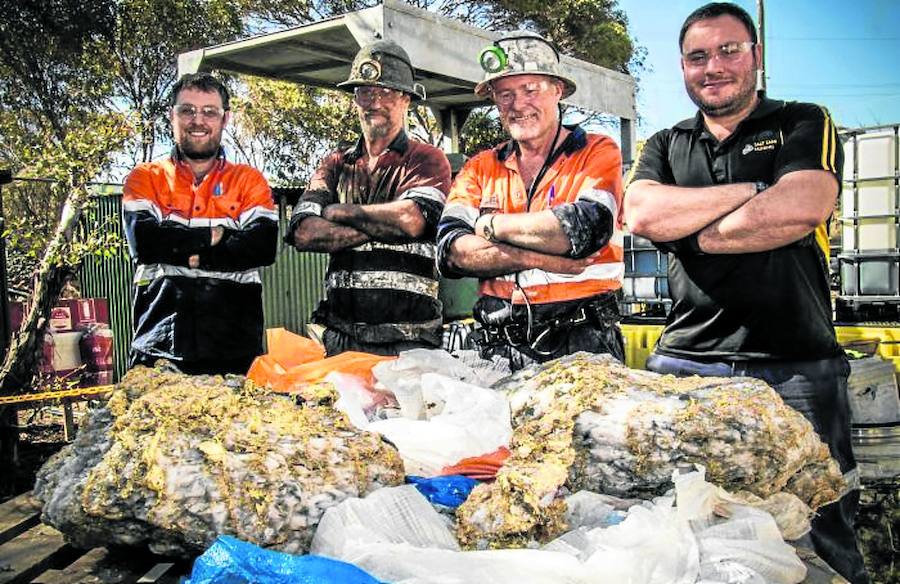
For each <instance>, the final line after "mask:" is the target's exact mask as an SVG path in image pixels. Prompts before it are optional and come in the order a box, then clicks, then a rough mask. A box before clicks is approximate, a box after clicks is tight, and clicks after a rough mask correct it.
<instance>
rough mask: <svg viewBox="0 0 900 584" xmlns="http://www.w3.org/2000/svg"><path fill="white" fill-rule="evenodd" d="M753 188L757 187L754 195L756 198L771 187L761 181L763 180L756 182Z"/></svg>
mask: <svg viewBox="0 0 900 584" xmlns="http://www.w3.org/2000/svg"><path fill="white" fill-rule="evenodd" d="M753 186H754V187H756V193H754V196H756V195H758V194H760V193H761V192H763V191H764V190H766V189H767V188H769V185H768V184H766V183H764V182H763V181H761V180H758V181H756V182H755V183H754V184H753Z"/></svg>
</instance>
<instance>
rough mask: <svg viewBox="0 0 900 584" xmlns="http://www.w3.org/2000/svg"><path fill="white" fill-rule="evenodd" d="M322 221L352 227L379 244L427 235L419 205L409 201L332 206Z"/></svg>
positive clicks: (326, 210) (328, 208)
mask: <svg viewBox="0 0 900 584" xmlns="http://www.w3.org/2000/svg"><path fill="white" fill-rule="evenodd" d="M322 217H323V218H324V219H327V220H329V221H333V222H335V223H339V224H341V225H346V226H348V227H352V228H353V229H355V230H357V231H361V232H363V233H365V234H367V235H368V236H369V237H371V238H372V239H374V240H376V241H384V242H395V241H407V240H410V239H418V238H419V237H421V236H422V234H423V233H424V232H425V218H424V217H423V216H422V213H421V212H420V211H419V207H418V205H416V203H415V202H414V201H410V200H403V201H394V202H391V203H383V204H380V205H344V204H336V205H329V206H327V207H326V208H325V210H324V211H323V213H322Z"/></svg>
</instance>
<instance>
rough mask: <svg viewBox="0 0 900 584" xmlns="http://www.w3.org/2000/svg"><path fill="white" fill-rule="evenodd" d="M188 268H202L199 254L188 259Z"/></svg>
mask: <svg viewBox="0 0 900 584" xmlns="http://www.w3.org/2000/svg"><path fill="white" fill-rule="evenodd" d="M188 267H190V268H193V269H195V270H196V269H197V268H199V267H200V256H199V255H197V254H194V255H192V256H191V257H189V258H188Z"/></svg>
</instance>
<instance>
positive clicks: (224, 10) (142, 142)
mask: <svg viewBox="0 0 900 584" xmlns="http://www.w3.org/2000/svg"><path fill="white" fill-rule="evenodd" d="M242 16H243V9H242V6H241V3H240V2H239V1H238V0H117V1H116V20H115V27H114V29H113V42H112V43H111V45H110V51H109V52H107V53H106V54H98V55H97V59H96V60H97V63H98V64H100V65H102V66H103V67H108V68H109V71H110V73H111V76H112V92H111V95H110V98H111V99H112V100H113V102H115V103H116V104H118V105H119V106H120V107H123V108H124V109H125V110H126V111H129V112H132V113H133V114H134V115H135V116H136V119H137V125H138V138H139V139H138V142H137V144H135V145H134V146H135V150H134V153H133V162H141V161H147V160H150V159H151V158H153V156H154V155H155V146H156V144H157V143H158V142H159V141H161V140H165V138H166V137H167V134H168V123H167V121H166V111H167V109H168V101H167V98H168V94H169V89H170V88H171V87H172V85H173V84H174V83H175V81H176V77H177V58H178V53H181V52H184V51H187V50H191V49H196V48H200V47H204V46H208V45H213V44H217V43H221V42H226V41H230V40H234V39H235V38H238V37H239V36H240V34H241V31H242V25H241V18H242Z"/></svg>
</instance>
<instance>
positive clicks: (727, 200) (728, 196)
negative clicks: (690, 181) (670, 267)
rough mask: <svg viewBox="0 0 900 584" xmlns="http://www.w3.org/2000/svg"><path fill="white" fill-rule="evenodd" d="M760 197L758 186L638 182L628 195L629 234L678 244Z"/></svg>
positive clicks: (747, 184)
mask: <svg viewBox="0 0 900 584" xmlns="http://www.w3.org/2000/svg"><path fill="white" fill-rule="evenodd" d="M754 195H756V185H755V184H754V183H749V182H748V183H735V184H728V185H715V186H709V187H678V186H673V185H664V184H660V183H657V182H654V181H649V180H639V181H635V182H634V183H632V184H631V186H629V187H628V190H627V191H626V192H625V221H626V223H627V224H628V228H629V230H630V231H631V232H632V233H634V234H636V235H640V236H643V237H646V238H647V239H650V240H652V241H663V242H664V241H676V240H678V239H681V238H683V237H687V236H688V235H691V234H693V233H697V232H698V231H700V230H701V229H703V228H704V227H706V226H707V225H710V224H711V223H713V222H714V221H716V220H717V219H720V218H722V217H723V216H725V215H727V214H728V213H730V212H732V211H734V210H735V209H737V208H738V207H740V206H741V205H743V204H744V203H746V202H747V201H749V200H750V199H752V198H753V197H754Z"/></svg>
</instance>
